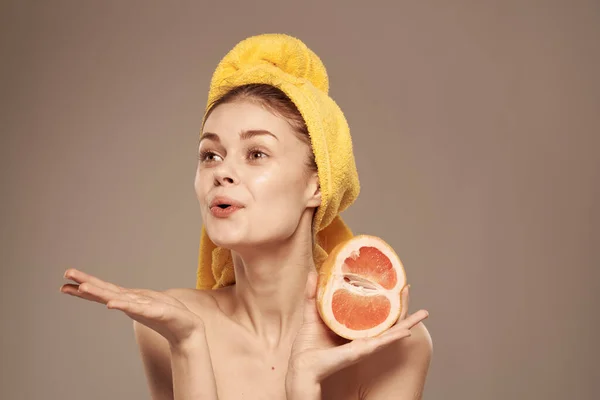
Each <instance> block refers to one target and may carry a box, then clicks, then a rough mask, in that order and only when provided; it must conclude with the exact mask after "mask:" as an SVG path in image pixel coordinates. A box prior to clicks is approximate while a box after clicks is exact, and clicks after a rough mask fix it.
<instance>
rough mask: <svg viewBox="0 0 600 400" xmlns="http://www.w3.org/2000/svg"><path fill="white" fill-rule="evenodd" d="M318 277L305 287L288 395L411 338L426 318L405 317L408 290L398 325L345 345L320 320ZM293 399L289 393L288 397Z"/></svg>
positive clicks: (422, 312) (419, 314) (314, 275)
mask: <svg viewBox="0 0 600 400" xmlns="http://www.w3.org/2000/svg"><path fill="white" fill-rule="evenodd" d="M316 289H317V273H316V272H314V271H313V272H311V273H310V274H309V277H308V283H307V296H306V301H305V305H304V321H303V324H302V327H301V328H300V330H299V332H298V335H297V336H296V339H295V341H294V344H293V346H292V352H291V356H290V365H289V371H288V376H287V379H286V387H287V388H288V389H289V391H293V390H294V389H293V388H297V387H316V386H317V385H319V384H320V382H322V381H323V379H325V378H326V377H327V376H329V375H331V374H333V373H335V372H337V371H339V370H341V369H343V368H346V367H348V366H350V365H352V364H355V363H357V362H358V361H360V360H361V359H363V358H365V357H367V356H368V355H370V354H372V353H374V352H375V351H377V350H380V349H382V348H384V347H385V346H387V345H390V344H391V343H393V342H396V341H398V340H401V339H403V338H405V337H408V336H410V335H411V332H410V329H411V328H412V327H413V326H415V325H417V324H418V323H419V322H421V321H422V320H424V319H425V318H427V317H428V316H429V313H428V312H427V311H425V310H419V311H417V312H416V313H414V314H411V315H408V298H409V295H408V287H406V288H405V289H404V290H403V291H402V313H401V315H400V318H399V319H398V322H397V323H396V324H395V325H394V326H393V327H391V328H390V329H389V330H387V331H386V332H384V333H382V334H381V335H379V336H376V337H372V338H367V339H357V340H353V341H348V340H346V339H343V338H341V337H339V336H337V335H336V334H335V333H333V332H332V331H331V330H330V329H329V327H327V325H325V323H324V322H323V320H322V319H321V317H320V315H319V312H318V310H317V305H316V300H315V296H316ZM289 394H290V395H291V398H293V395H292V393H289Z"/></svg>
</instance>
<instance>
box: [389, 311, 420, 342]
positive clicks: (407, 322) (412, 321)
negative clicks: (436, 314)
mask: <svg viewBox="0 0 600 400" xmlns="http://www.w3.org/2000/svg"><path fill="white" fill-rule="evenodd" d="M427 317H429V313H428V312H427V311H426V310H419V311H417V312H416V313H414V314H411V315H409V316H408V317H406V318H404V319H403V320H401V321H398V323H397V324H396V325H394V326H393V327H391V328H390V329H389V330H388V331H386V332H384V333H382V334H381V335H380V336H385V335H387V334H390V333H391V334H393V333H394V332H395V331H397V330H400V331H402V330H406V329H412V328H413V327H414V326H415V325H417V324H418V323H419V322H421V321H423V320H424V319H426V318H427Z"/></svg>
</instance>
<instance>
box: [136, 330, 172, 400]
mask: <svg viewBox="0 0 600 400" xmlns="http://www.w3.org/2000/svg"><path fill="white" fill-rule="evenodd" d="M133 331H134V333H135V339H136V342H137V344H138V348H139V351H140V356H141V358H142V363H143V365H144V372H145V374H146V380H147V382H148V387H149V388H150V395H151V398H152V400H173V399H174V397H173V378H172V372H171V355H170V350H169V343H168V342H167V340H166V339H165V338H164V337H162V336H161V335H159V334H158V333H156V332H155V331H153V330H152V329H150V328H148V327H147V326H145V325H142V324H140V323H139V322H137V321H133Z"/></svg>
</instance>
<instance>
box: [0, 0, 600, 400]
mask: <svg viewBox="0 0 600 400" xmlns="http://www.w3.org/2000/svg"><path fill="white" fill-rule="evenodd" d="M350 3H351V2H349V1H338V2H327V1H324V2H323V3H321V4H319V3H317V2H314V3H311V4H308V3H307V5H303V6H302V7H300V6H299V4H301V2H284V1H269V2H254V1H235V2H233V3H232V2H229V1H228V2H219V1H210V2H209V1H206V2H200V1H198V2H191V1H174V2H167V1H163V2H157V1H154V2H145V1H132V0H129V1H116V0H114V1H12V2H3V3H2V6H1V8H0V30H1V31H0V43H1V55H0V57H1V63H0V68H1V70H0V72H1V73H0V79H1V82H0V85H1V86H0V87H1V89H0V92H1V95H2V104H1V107H0V110H1V111H0V116H1V123H2V124H1V129H2V143H1V147H0V162H1V163H2V164H1V171H2V174H1V179H2V182H1V183H2V196H1V198H0V199H1V200H0V201H1V202H0V205H1V210H2V211H1V212H2V214H1V218H2V221H1V224H0V235H1V236H0V243H1V249H0V251H1V252H0V262H1V272H2V275H1V288H0V290H1V291H0V293H1V296H2V297H1V301H2V303H1V304H2V305H1V307H2V317H1V321H2V322H1V324H2V329H1V335H2V336H1V337H2V349H1V351H2V353H1V356H0V360H1V366H2V370H1V371H0V379H1V382H0V398H2V399H36V400H37V399H81V398H84V399H87V400H93V399H144V398H148V394H147V393H148V392H147V389H146V383H145V380H144V376H143V372H142V367H141V362H140V361H139V358H138V355H137V349H136V347H135V342H134V338H133V335H132V331H131V323H130V320H129V319H128V318H127V317H125V316H124V315H122V314H119V313H117V312H111V311H108V310H105V309H104V308H103V307H102V306H100V305H97V304H92V303H87V302H84V301H80V300H77V299H74V298H70V297H67V296H64V295H60V294H59V292H58V288H59V286H60V285H61V284H62V283H63V280H62V273H63V271H64V270H65V269H66V268H67V267H78V268H82V269H84V270H86V271H88V272H90V273H92V274H96V275H98V276H100V277H102V278H105V279H107V280H110V281H114V282H116V283H119V284H122V285H126V286H135V287H148V288H154V289H166V288H168V287H175V286H187V287H193V286H194V280H195V272H196V257H197V247H198V246H197V244H198V238H199V232H200V223H201V221H200V219H199V218H200V217H199V216H200V213H199V210H198V205H197V200H196V198H195V194H194V191H193V178H194V172H195V165H196V144H197V134H198V130H199V127H200V121H201V116H202V111H203V108H204V105H205V101H206V94H207V90H208V83H209V79H210V75H211V73H212V71H213V69H214V68H215V67H216V64H217V62H218V61H219V59H220V58H221V57H222V56H223V55H224V54H225V53H226V52H227V51H228V50H229V49H230V48H231V47H232V46H233V45H235V43H237V42H238V41H239V40H241V39H243V38H245V37H247V36H250V35H254V34H258V33H265V32H283V33H289V34H292V35H296V36H297V37H299V38H301V39H302V40H303V41H305V42H306V43H307V44H308V45H309V46H310V47H311V48H312V49H313V50H314V51H315V52H316V53H317V54H319V55H320V56H321V57H322V59H323V61H324V62H325V64H326V66H327V68H328V70H329V73H330V77H331V94H332V96H333V97H334V99H335V100H336V101H337V102H338V103H339V104H340V106H341V107H342V109H343V110H344V112H345V113H346V116H347V118H348V120H349V123H350V126H351V130H352V133H353V137H354V142H355V148H356V159H357V164H358V168H359V172H360V177H361V181H362V186H363V191H362V193H361V195H360V197H359V200H358V201H357V203H356V204H355V205H354V206H353V207H352V208H351V209H350V210H348V211H347V212H346V213H344V216H345V218H346V220H347V221H348V223H349V224H350V225H351V226H352V227H353V228H354V230H355V231H356V232H357V233H371V234H376V235H379V236H381V237H383V238H385V239H386V240H387V241H389V242H390V243H391V244H392V245H393V246H394V247H395V249H396V250H397V251H398V253H399V254H400V256H401V258H402V260H403V261H404V263H405V265H406V268H407V272H408V276H409V280H410V282H411V283H412V285H413V286H412V287H413V291H412V293H413V297H412V305H413V306H414V307H424V308H427V309H428V310H429V311H430V313H431V317H430V319H429V321H428V323H427V324H428V327H429V329H430V331H431V334H432V336H433V340H434V348H435V351H434V358H433V363H432V366H431V372H430V375H429V378H428V382H427V387H426V392H425V398H426V399H446V400H454V399H456V400H464V399H473V400H475V399H477V400H479V399H490V400H496V399H498V400H500V399H544V400H555V399H556V400H558V399H578V400H582V399H590V400H591V399H598V398H600V390H599V389H598V382H599V379H600V371H599V370H600V368H599V367H598V356H599V352H598V345H597V337H598V331H597V329H598V326H599V324H598V322H599V321H598V320H599V315H600V313H599V312H598V309H597V306H598V303H599V301H598V300H599V299H598V294H597V293H598V292H597V289H598V278H599V274H598V267H599V261H600V251H599V250H598V245H599V244H600V204H599V203H600V157H599V156H598V151H599V150H600V139H599V134H600V119H599V118H600V117H599V114H600V78H599V76H598V73H599V71H600V51H599V50H600V45H599V44H598V43H599V40H600V5H599V4H598V2H593V1H587V2H586V1H567V0H565V1H538V2H533V1H496V2H482V1H471V2H468V1H454V2H446V1H438V2H435V3H434V2H422V1H401V2H393V1H389V2H377V1H371V2H368V5H367V6H366V5H364V4H365V3H364V2H356V3H355V4H350ZM303 4H304V3H303Z"/></svg>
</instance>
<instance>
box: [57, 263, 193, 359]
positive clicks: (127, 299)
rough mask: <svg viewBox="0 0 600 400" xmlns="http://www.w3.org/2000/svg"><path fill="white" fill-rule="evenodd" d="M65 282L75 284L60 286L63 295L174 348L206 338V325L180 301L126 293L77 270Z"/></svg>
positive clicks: (145, 292)
mask: <svg viewBox="0 0 600 400" xmlns="http://www.w3.org/2000/svg"><path fill="white" fill-rule="evenodd" d="M64 276H65V278H67V279H70V280H72V281H75V282H76V284H73V283H67V284H64V285H62V286H61V288H60V291H61V292H62V293H66V294H70V295H72V296H76V297H79V298H81V299H85V300H90V301H95V302H97V303H101V304H105V305H106V306H107V308H109V309H114V310H120V311H122V312H124V313H125V314H127V315H128V316H129V317H130V318H131V319H133V320H135V321H138V322H139V323H141V324H143V325H145V326H147V327H148V328H150V329H152V330H154V331H156V332H158V333H159V334H160V335H162V336H163V337H164V338H165V339H167V341H168V342H169V344H170V345H171V348H178V349H179V348H184V347H185V346H186V345H187V344H188V343H190V344H191V343H194V342H197V340H198V338H201V337H203V336H204V324H203V322H202V320H201V319H200V317H199V316H198V315H196V314H195V313H193V312H192V311H190V310H189V309H188V308H187V307H186V306H185V305H184V304H183V303H182V302H181V301H179V300H177V299H176V298H174V297H173V296H170V295H168V294H165V293H162V292H156V291H153V290H146V289H127V288H124V287H121V286H117V285H115V284H112V283H109V282H105V281H103V280H101V279H98V278H96V277H94V276H91V275H88V274H86V273H84V272H82V271H79V270H77V269H68V270H67V271H66V272H65V275H64Z"/></svg>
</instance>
